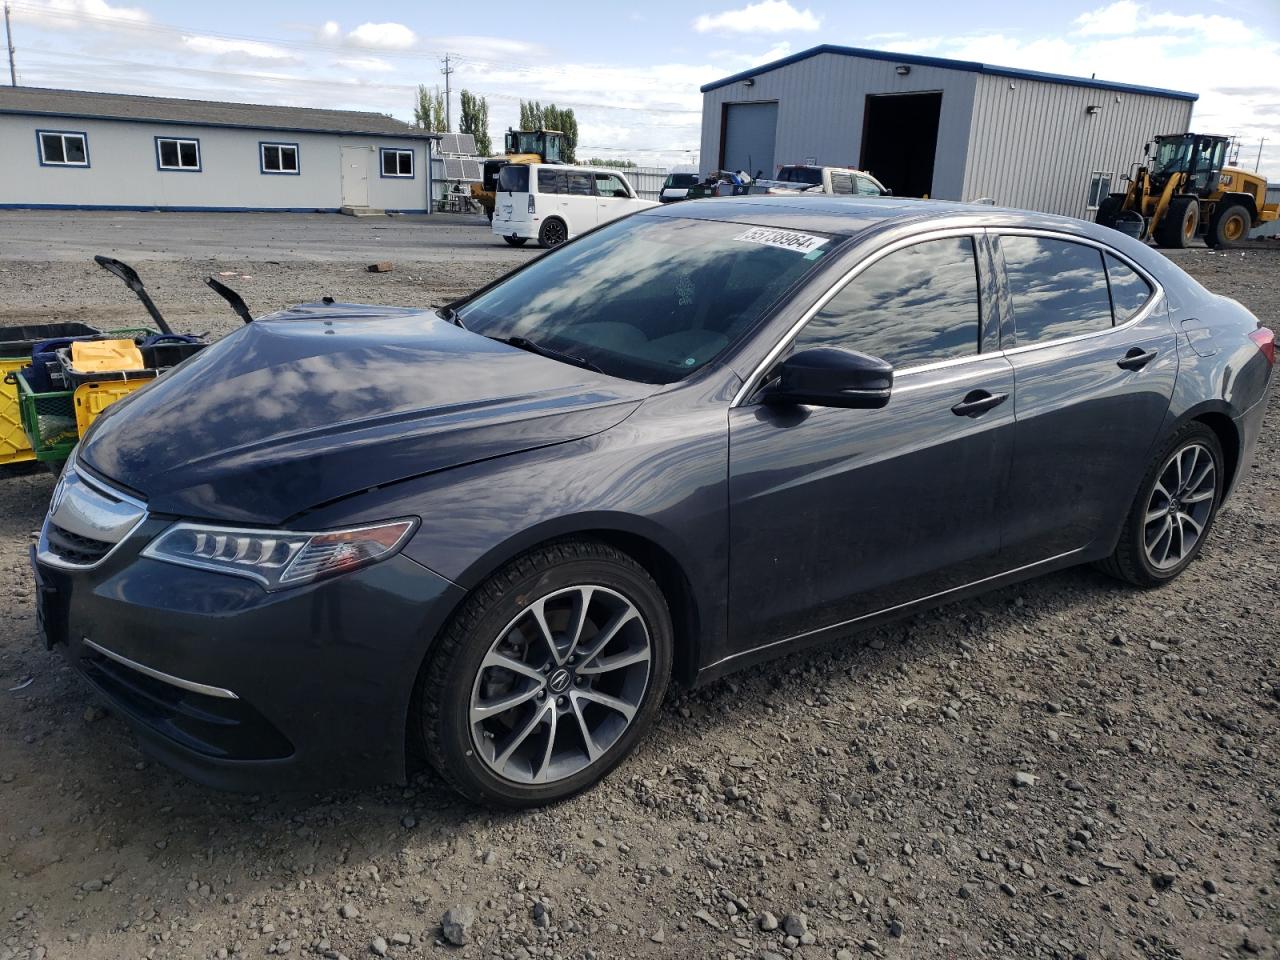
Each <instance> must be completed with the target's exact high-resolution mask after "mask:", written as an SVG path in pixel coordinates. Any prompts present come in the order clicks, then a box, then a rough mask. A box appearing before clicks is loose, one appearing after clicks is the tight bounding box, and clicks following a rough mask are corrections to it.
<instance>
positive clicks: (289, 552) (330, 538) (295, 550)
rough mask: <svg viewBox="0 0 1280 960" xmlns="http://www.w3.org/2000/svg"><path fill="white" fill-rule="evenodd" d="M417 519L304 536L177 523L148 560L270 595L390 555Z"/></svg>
mask: <svg viewBox="0 0 1280 960" xmlns="http://www.w3.org/2000/svg"><path fill="white" fill-rule="evenodd" d="M417 525H418V521H417V520H416V519H407V520H391V521H388V522H387V523H379V524H374V525H372V526H366V527H350V528H348V529H345V530H326V531H323V532H320V533H299V532H297V531H293V530H251V529H235V528H231V527H214V526H207V525H205V524H201V523H185V522H183V523H175V524H174V525H173V526H171V527H169V529H167V530H165V531H164V533H162V534H160V536H158V537H156V539H154V540H153V541H151V543H149V544H147V547H146V549H145V550H143V551H142V555H143V556H144V557H150V558H151V559H152V560H163V561H164V562H165V563H176V564H178V565H180V566H184V567H197V568H199V569H201V570H215V571H217V572H218V573H229V574H232V575H234V576H238V577H248V578H250V579H251V580H257V581H258V582H259V583H260V584H262V585H263V586H264V587H266V588H267V589H268V590H279V589H282V588H284V587H295V586H298V585H299V584H303V583H310V582H311V581H312V580H317V579H319V578H320V577H327V576H332V575H334V574H338V573H347V572H349V571H351V570H355V569H358V568H359V567H365V566H368V565H369V564H371V563H376V562H378V561H379V560H384V559H386V558H387V557H389V556H391V555H392V554H393V553H395V552H396V551H397V550H399V549H400V548H401V547H402V546H404V544H405V541H407V540H408V539H409V536H410V535H411V534H412V533H413V531H414V528H415V527H417Z"/></svg>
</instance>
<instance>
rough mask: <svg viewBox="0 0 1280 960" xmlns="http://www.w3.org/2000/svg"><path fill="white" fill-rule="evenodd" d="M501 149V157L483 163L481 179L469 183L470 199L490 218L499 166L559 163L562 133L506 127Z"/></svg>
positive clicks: (562, 149) (496, 190)
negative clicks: (477, 181) (502, 152)
mask: <svg viewBox="0 0 1280 960" xmlns="http://www.w3.org/2000/svg"><path fill="white" fill-rule="evenodd" d="M503 151H504V154H503V156H501V157H490V158H489V159H488V160H486V161H485V162H484V172H483V174H482V179H481V180H480V182H479V183H473V184H472V185H471V198H472V199H473V200H475V201H476V203H478V204H480V206H481V207H483V208H484V213H485V216H487V217H488V218H489V219H490V220H492V219H493V205H494V202H495V201H494V198H495V196H496V195H497V192H498V175H499V174H500V173H501V171H502V168H503V167H505V166H507V165H509V164H512V163H563V162H564V134H563V133H561V132H560V131H559V130H508V131H507V136H506V140H505V143H504V144H503Z"/></svg>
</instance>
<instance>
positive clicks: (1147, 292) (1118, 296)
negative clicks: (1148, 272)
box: [1106, 253, 1155, 324]
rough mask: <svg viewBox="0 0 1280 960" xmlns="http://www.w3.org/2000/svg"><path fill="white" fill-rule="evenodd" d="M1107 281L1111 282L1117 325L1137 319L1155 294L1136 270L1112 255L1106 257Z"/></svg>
mask: <svg viewBox="0 0 1280 960" xmlns="http://www.w3.org/2000/svg"><path fill="white" fill-rule="evenodd" d="M1106 261H1107V279H1108V280H1109V281H1110V282H1111V306H1112V308H1113V309H1114V311H1115V318H1116V323H1117V324H1120V323H1127V322H1128V321H1130V320H1132V319H1133V318H1134V317H1136V316H1137V315H1138V314H1139V313H1140V312H1141V311H1142V308H1143V307H1145V306H1146V305H1147V301H1148V300H1150V299H1151V296H1152V294H1154V293H1155V291H1154V290H1152V289H1151V284H1149V283H1147V281H1146V280H1144V279H1143V278H1142V276H1141V274H1139V273H1138V272H1137V271H1136V270H1134V269H1133V268H1132V267H1130V266H1129V265H1128V264H1126V263H1124V262H1123V261H1121V260H1120V259H1118V258H1117V257H1113V256H1112V255H1111V254H1109V253H1108V254H1107V255H1106Z"/></svg>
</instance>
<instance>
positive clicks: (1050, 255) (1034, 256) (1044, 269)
mask: <svg viewBox="0 0 1280 960" xmlns="http://www.w3.org/2000/svg"><path fill="white" fill-rule="evenodd" d="M1000 248H1001V250H1002V251H1003V252H1004V263H1005V272H1006V275H1007V276H1008V279H1009V297H1010V301H1011V303H1012V306H1013V321H1014V328H1015V330H1016V331H1017V345H1018V346H1020V347H1024V346H1027V345H1028V344H1035V343H1048V342H1049V341H1052V340H1061V339H1063V338H1065V337H1074V336H1078V335H1079V334H1082V333H1093V332H1095V331H1098V330H1106V329H1108V328H1109V327H1110V326H1111V297H1110V295H1109V294H1108V289H1107V272H1106V269H1105V268H1104V267H1103V263H1102V251H1101V250H1099V249H1098V248H1097V247H1088V246H1085V245H1084V244H1082V243H1072V242H1071V241H1070V240H1058V239H1055V238H1052V237H1017V236H1003V237H1001V238H1000Z"/></svg>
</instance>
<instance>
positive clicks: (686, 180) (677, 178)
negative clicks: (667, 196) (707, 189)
mask: <svg viewBox="0 0 1280 960" xmlns="http://www.w3.org/2000/svg"><path fill="white" fill-rule="evenodd" d="M697 182H698V175H697V174H696V173H673V174H671V175H670V176H669V177H667V182H666V183H664V184H663V186H664V187H692V186H693V185H694V184H695V183H697Z"/></svg>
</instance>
